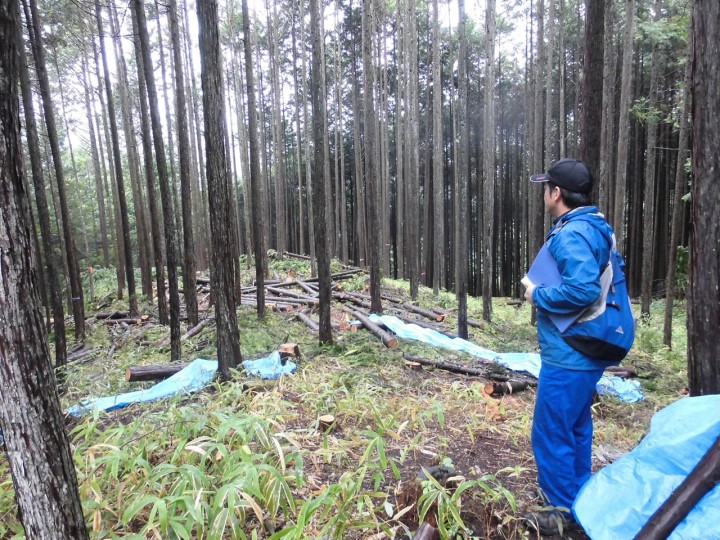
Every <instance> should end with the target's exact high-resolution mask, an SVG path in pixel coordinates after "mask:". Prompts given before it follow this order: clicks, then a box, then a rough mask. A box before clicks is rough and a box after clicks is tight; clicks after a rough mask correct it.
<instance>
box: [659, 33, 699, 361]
mask: <svg viewBox="0 0 720 540" xmlns="http://www.w3.org/2000/svg"><path fill="white" fill-rule="evenodd" d="M688 36H689V39H688V58H687V60H686V61H685V76H684V77H683V108H682V112H681V113H680V136H679V141H678V155H677V162H676V163H675V194H674V196H673V203H672V218H671V228H670V253H669V254H668V271H667V278H666V280H665V290H666V292H665V321H664V325H663V343H664V344H665V345H666V346H667V347H668V348H672V322H673V321H672V319H673V304H674V303H675V295H676V287H675V279H676V277H675V274H676V270H677V252H678V246H679V244H680V242H681V238H680V227H681V221H682V216H683V210H684V208H685V204H684V203H683V196H684V195H685V192H686V190H687V174H686V173H685V161H686V160H687V158H688V154H689V152H688V135H689V131H690V125H689V124H690V121H689V115H690V109H691V107H692V104H691V100H690V93H691V91H692V87H691V85H692V52H693V49H692V27H689V28H688Z"/></svg>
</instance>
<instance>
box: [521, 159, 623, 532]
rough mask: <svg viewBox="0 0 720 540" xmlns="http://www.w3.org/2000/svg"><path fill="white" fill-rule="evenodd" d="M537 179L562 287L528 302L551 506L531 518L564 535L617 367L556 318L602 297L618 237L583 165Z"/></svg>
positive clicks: (539, 455)
mask: <svg viewBox="0 0 720 540" xmlns="http://www.w3.org/2000/svg"><path fill="white" fill-rule="evenodd" d="M531 181H533V182H541V183H542V184H543V189H544V201H545V209H546V210H547V211H548V212H549V213H550V214H551V215H552V217H553V219H554V222H553V228H552V229H551V230H550V233H549V234H548V240H547V243H548V249H549V251H550V253H551V254H552V256H553V258H554V259H555V262H556V263H557V266H558V270H559V272H560V274H561V276H562V283H560V284H559V285H555V286H542V285H537V286H535V285H533V284H528V285H527V289H526V291H525V299H526V300H528V301H529V302H530V303H531V304H533V305H534V306H536V307H537V328H538V341H539V343H540V357H541V360H542V367H541V369H540V377H539V380H538V391H537V401H536V404H535V414H534V417H533V426H532V446H533V452H534V454H535V461H536V463H537V468H538V484H539V485H540V488H541V489H542V491H543V494H544V496H545V498H546V502H547V503H548V507H547V508H544V509H543V510H541V511H540V512H534V513H531V514H528V515H527V516H526V520H527V522H528V525H529V526H531V527H532V528H534V529H537V530H538V531H539V532H540V533H541V534H558V533H561V531H562V530H563V529H564V530H569V529H573V528H575V527H576V526H577V524H576V523H575V521H574V519H573V517H572V514H571V513H570V508H572V504H573V502H574V500H575V497H576V496H577V494H578V491H579V490H580V487H581V486H582V485H583V484H584V483H585V482H586V481H587V480H588V479H589V478H590V472H591V454H592V434H593V426H592V416H591V410H590V406H591V404H592V398H593V394H594V392H595V386H596V384H597V382H598V380H599V379H600V377H601V376H602V374H603V370H604V369H605V367H607V366H608V365H610V363H608V362H605V361H602V360H597V359H593V358H590V357H589V356H586V355H585V354H583V353H581V352H579V351H577V350H575V349H573V348H572V347H571V346H570V345H568V344H567V343H566V342H565V341H564V340H563V338H562V335H561V333H560V331H559V330H558V328H557V327H556V326H555V324H554V323H553V322H552V320H551V319H550V314H574V313H578V314H579V313H580V312H581V311H582V310H583V309H585V308H587V307H588V306H590V305H591V304H592V303H593V302H595V300H596V299H597V298H598V297H599V296H600V294H601V285H600V275H601V273H602V270H603V268H604V267H605V265H607V262H608V260H609V257H610V249H611V247H612V239H613V232H612V228H611V227H610V225H608V223H607V222H606V221H605V218H604V217H603V216H602V214H600V213H599V212H598V209H597V208H596V207H594V206H590V201H589V196H588V194H589V193H590V191H591V190H592V184H593V181H592V176H591V175H590V172H589V171H588V169H587V167H586V166H585V164H584V163H582V162H581V161H578V160H575V159H561V160H560V161H557V162H555V163H554V164H553V165H552V166H551V167H550V169H548V171H547V172H546V173H544V174H537V175H534V176H533V177H532V178H531Z"/></svg>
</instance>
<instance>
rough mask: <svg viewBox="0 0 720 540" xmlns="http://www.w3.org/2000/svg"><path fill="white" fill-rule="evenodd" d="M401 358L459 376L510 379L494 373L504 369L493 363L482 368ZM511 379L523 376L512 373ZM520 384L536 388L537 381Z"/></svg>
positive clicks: (407, 355)
mask: <svg viewBox="0 0 720 540" xmlns="http://www.w3.org/2000/svg"><path fill="white" fill-rule="evenodd" d="M403 358H405V360H410V361H411V362H418V363H420V364H422V365H424V366H432V367H435V368H438V369H442V370H444V371H450V372H451V373H459V374H460V375H473V376H475V377H485V378H488V379H491V380H493V381H500V382H507V381H509V380H510V377H511V375H510V372H507V373H501V372H499V371H495V370H504V369H505V368H503V367H502V366H500V365H499V364H495V363H494V362H488V363H486V364H485V366H484V367H466V366H458V365H456V364H451V363H450V362H443V361H442V360H430V359H429V358H422V357H420V356H413V355H409V354H405V355H403ZM512 377H513V378H514V379H518V377H523V376H522V375H520V374H518V373H512ZM518 382H519V381H518ZM522 382H524V383H527V385H528V386H529V387H534V386H537V380H535V379H534V378H533V377H531V376H529V375H528V377H527V380H523V381H522Z"/></svg>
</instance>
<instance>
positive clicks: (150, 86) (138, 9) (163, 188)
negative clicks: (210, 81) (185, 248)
mask: <svg viewBox="0 0 720 540" xmlns="http://www.w3.org/2000/svg"><path fill="white" fill-rule="evenodd" d="M132 9H133V10H134V12H135V20H136V21H137V26H138V37H139V41H140V51H141V53H142V67H143V71H144V75H145V90H146V91H147V98H148V105H149V107H150V126H151V128H152V135H153V146H154V148H155V163H156V165H157V171H158V180H159V182H160V201H161V203H162V209H163V218H164V219H163V223H164V226H165V229H164V231H165V257H166V260H167V271H168V292H169V293H170V358H171V360H172V361H178V360H180V357H181V355H182V351H181V348H180V293H179V291H178V277H177V265H178V262H177V251H176V245H175V231H176V227H175V219H174V213H173V205H172V193H171V186H170V178H169V177H168V170H167V161H166V160H165V143H164V141H163V134H162V124H161V123H160V112H159V110H158V95H157V90H156V88H155V76H154V74H153V63H152V58H151V55H150V38H149V35H148V29H147V22H146V19H145V7H144V2H143V0H133V2H132ZM193 285H194V282H193Z"/></svg>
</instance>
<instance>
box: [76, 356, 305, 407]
mask: <svg viewBox="0 0 720 540" xmlns="http://www.w3.org/2000/svg"><path fill="white" fill-rule="evenodd" d="M217 367H218V363H217V360H203V359H202V358H198V359H197V360H194V361H193V362H192V363H190V365H188V366H187V367H185V368H184V369H182V370H181V371H178V372H177V373H176V374H175V375H173V376H172V377H169V378H167V379H165V380H164V381H161V382H159V383H157V384H156V385H155V386H151V387H150V388H148V389H146V390H136V391H135V392H127V393H125V394H118V395H116V396H108V397H101V398H90V399H88V400H85V401H83V402H81V403H78V404H77V405H73V406H72V407H70V408H69V409H68V410H67V412H68V414H72V415H74V416H80V415H81V414H83V413H86V412H91V411H96V410H97V411H113V410H115V409H121V408H122V407H126V406H128V405H130V404H131V403H145V402H149V401H155V400H158V399H162V398H166V397H170V396H174V395H175V394H181V393H185V394H190V393H192V392H195V391H197V390H200V389H201V388H204V387H205V386H207V385H208V384H209V383H210V381H212V380H213V378H214V377H215V372H216V371H217ZM243 367H244V368H245V369H246V370H247V371H248V372H249V373H250V374H252V375H255V376H258V377H261V378H263V379H277V378H278V377H280V375H282V374H284V373H294V372H295V370H296V369H297V366H296V365H295V363H293V362H290V361H288V362H286V363H285V365H282V362H281V361H280V353H278V352H277V351H276V352H274V353H272V354H271V355H270V356H267V357H265V358H260V359H259V360H247V361H245V362H243Z"/></svg>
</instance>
